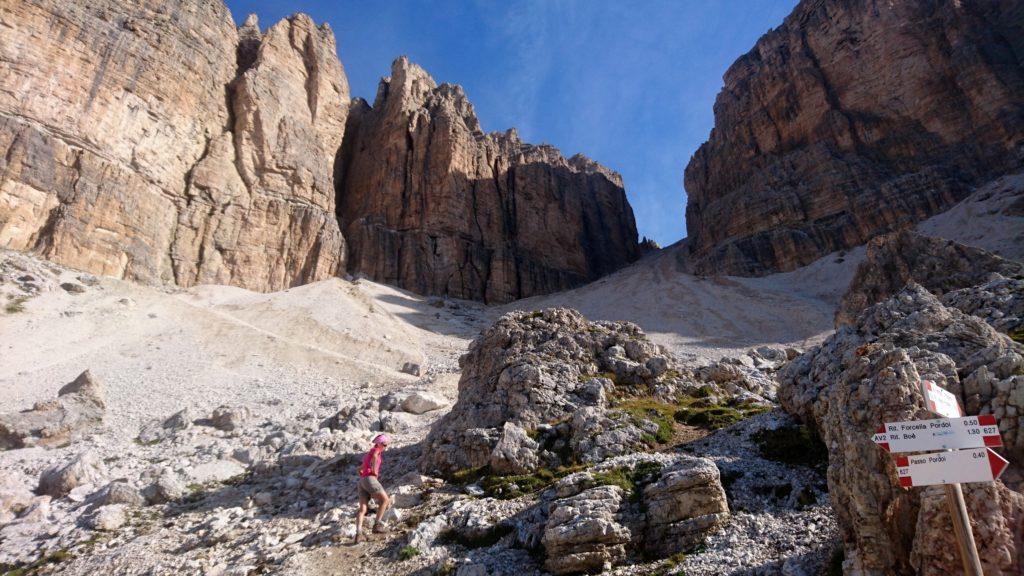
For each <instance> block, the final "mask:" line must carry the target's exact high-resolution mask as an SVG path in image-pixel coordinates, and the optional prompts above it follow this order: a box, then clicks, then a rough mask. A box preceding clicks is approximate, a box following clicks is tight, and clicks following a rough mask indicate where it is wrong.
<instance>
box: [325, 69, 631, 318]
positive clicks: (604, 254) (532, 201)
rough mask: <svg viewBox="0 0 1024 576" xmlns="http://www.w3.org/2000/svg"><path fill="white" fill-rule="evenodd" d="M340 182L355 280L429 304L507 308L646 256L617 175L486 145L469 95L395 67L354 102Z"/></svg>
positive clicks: (517, 144)
mask: <svg viewBox="0 0 1024 576" xmlns="http://www.w3.org/2000/svg"><path fill="white" fill-rule="evenodd" d="M346 135H347V137H346V138H345V142H344V146H343V149H342V160H341V163H340V164H341V166H340V171H339V177H338V215H339V219H340V221H341V225H342V230H343V232H344V234H345V238H346V240H347V241H348V243H349V269H350V270H351V271H353V272H362V273H364V274H367V275H368V276H370V277H371V278H373V279H374V280H378V281H382V282H387V283H390V284H395V285H398V286H401V287H403V288H407V289H410V290H413V291H415V292H419V293H424V294H443V295H449V296H454V297H459V298H470V299H475V300H484V301H487V302H507V301H510V300H514V299H516V298H522V297H527V296H532V295H535V294H543V293H546V292H553V291H557V290H562V289H566V288H569V287H572V286H576V285H579V284H582V283H584V282H587V281H590V280H593V279H595V278H597V277H599V276H601V275H603V274H607V273H609V272H611V271H613V270H615V269H617V268H619V267H621V266H623V265H624V264H627V263H629V262H631V261H633V260H635V259H636V258H637V257H638V256H639V248H638V245H637V233H636V224H635V222H634V220H633V212H632V209H631V208H630V206H629V203H628V202H627V201H626V196H625V193H624V191H623V187H622V179H621V178H620V177H619V175H618V174H616V173H614V172H612V171H610V170H608V169H606V168H604V167H602V166H600V165H598V164H596V163H595V162H592V161H590V160H588V159H586V158H584V157H582V156H574V157H573V158H570V159H568V160H567V159H565V158H563V157H562V155H561V154H560V153H559V152H558V150H556V149H555V148H553V147H551V146H546V145H541V146H533V145H530V144H526V143H523V142H522V141H520V140H519V138H518V137H517V136H516V134H515V132H514V131H511V130H510V131H509V132H507V133H505V134H498V133H492V134H484V133H483V132H482V131H481V129H480V123H479V121H478V120H477V118H476V114H475V113H474V111H473V107H472V105H471V104H470V103H469V101H468V100H467V99H466V95H465V94H464V93H463V91H462V88H460V87H459V86H453V85H450V84H442V85H440V86H438V85H437V84H436V83H435V82H434V80H433V79H431V78H430V76H428V75H427V73H426V72H424V71H423V69H421V68H420V67H418V66H416V65H414V64H410V63H409V61H408V60H407V59H405V58H404V57H403V58H399V59H398V60H396V61H395V62H394V64H393V65H392V70H391V77H390V78H386V79H384V80H382V81H381V83H380V87H379V88H378V91H377V97H376V100H375V101H374V104H373V107H370V106H369V105H368V104H367V103H366V102H365V101H362V100H356V101H355V102H354V103H353V106H352V110H351V114H350V116H349V121H348V126H347V127H346Z"/></svg>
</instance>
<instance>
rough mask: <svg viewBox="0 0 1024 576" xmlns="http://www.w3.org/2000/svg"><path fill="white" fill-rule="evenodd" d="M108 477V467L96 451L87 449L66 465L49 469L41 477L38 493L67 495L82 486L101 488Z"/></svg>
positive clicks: (55, 496) (57, 495)
mask: <svg viewBox="0 0 1024 576" xmlns="http://www.w3.org/2000/svg"><path fill="white" fill-rule="evenodd" d="M106 477H107V471H106V467H105V466H104V465H103V462H102V461H101V460H100V458H99V456H97V455H96V453H95V452H92V451H86V452H82V453H81V454H78V455H77V456H75V457H74V458H73V459H72V460H71V461H70V462H68V463H67V464H64V465H62V466H61V465H58V466H54V467H52V468H49V469H47V470H46V471H44V472H43V473H42V475H41V476H40V477H39V486H38V487H37V488H36V493H37V494H41V495H46V496H52V497H54V498H60V497H61V496H67V495H68V493H69V492H71V491H72V490H74V489H75V488H78V487H80V486H88V485H93V486H95V487H97V488H99V487H100V486H101V485H102V483H103V481H104V480H105V479H106Z"/></svg>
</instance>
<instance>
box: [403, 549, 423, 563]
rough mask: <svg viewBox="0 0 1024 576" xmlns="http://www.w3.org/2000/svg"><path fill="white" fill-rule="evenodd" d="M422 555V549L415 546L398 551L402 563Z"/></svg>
mask: <svg viewBox="0 0 1024 576" xmlns="http://www.w3.org/2000/svg"><path fill="white" fill-rule="evenodd" d="M419 555H420V549H419V548H417V547H415V546H406V547H404V548H402V549H401V550H399V551H398V559H399V560H401V561H402V562H405V561H406V560H411V559H413V558H415V557H417V556H419Z"/></svg>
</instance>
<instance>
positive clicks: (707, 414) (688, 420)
mask: <svg viewBox="0 0 1024 576" xmlns="http://www.w3.org/2000/svg"><path fill="white" fill-rule="evenodd" d="M770 409H771V408H768V407H766V406H758V405H752V406H728V405H726V406H723V405H717V404H715V405H711V406H694V405H693V402H691V403H690V404H689V405H686V406H684V407H683V408H680V409H679V410H677V411H676V412H675V413H674V414H673V415H672V416H673V418H675V420H676V422H681V423H683V424H688V425H690V426H697V427H700V428H707V429H708V430H718V429H719V428H725V427H726V426H732V425H733V424H735V423H737V422H739V421H740V420H743V419H746V418H750V417H751V416H756V415H758V414H761V413H763V412H767V411H768V410H770Z"/></svg>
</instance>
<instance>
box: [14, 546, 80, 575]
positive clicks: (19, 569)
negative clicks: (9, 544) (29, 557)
mask: <svg viewBox="0 0 1024 576" xmlns="http://www.w3.org/2000/svg"><path fill="white" fill-rule="evenodd" d="M72 558H74V555H73V554H71V552H68V551H67V550H57V551H55V552H51V553H50V554H46V555H44V556H43V557H42V558H39V559H38V560H36V561H35V562H30V563H28V564H22V565H20V566H12V565H4V564H0V571H3V572H2V574H3V576H31V575H32V574H38V573H39V571H40V570H42V569H43V568H44V567H46V566H50V565H53V564H60V563H61V562H66V561H68V560H70V559H72Z"/></svg>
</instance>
